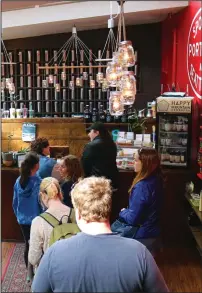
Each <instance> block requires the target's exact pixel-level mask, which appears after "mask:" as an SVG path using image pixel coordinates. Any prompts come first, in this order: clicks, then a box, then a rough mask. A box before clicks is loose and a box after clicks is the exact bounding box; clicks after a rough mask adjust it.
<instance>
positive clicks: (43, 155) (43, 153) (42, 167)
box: [31, 137, 57, 179]
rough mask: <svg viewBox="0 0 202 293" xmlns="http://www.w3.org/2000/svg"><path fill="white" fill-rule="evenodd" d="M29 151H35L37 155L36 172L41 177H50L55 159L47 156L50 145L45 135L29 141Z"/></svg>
mask: <svg viewBox="0 0 202 293" xmlns="http://www.w3.org/2000/svg"><path fill="white" fill-rule="evenodd" d="M31 151H33V152H36V153H37V154H38V155H39V157H40V161H39V170H38V172H37V174H38V175H39V177H41V179H43V178H46V177H50V176H51V173H52V170H53V167H54V166H55V164H56V163H57V162H56V160H54V159H52V158H49V157H48V156H49V155H50V147H49V142H48V140H47V139H46V138H45V137H39V138H37V139H36V140H35V141H32V142H31Z"/></svg>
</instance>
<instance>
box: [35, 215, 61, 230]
mask: <svg viewBox="0 0 202 293" xmlns="http://www.w3.org/2000/svg"><path fill="white" fill-rule="evenodd" d="M39 217H41V218H43V219H44V220H45V221H46V222H47V223H48V224H49V225H51V226H52V227H53V228H55V226H57V225H59V221H58V219H56V218H55V217H54V216H53V215H51V214H49V213H47V212H45V213H43V214H41V215H39Z"/></svg>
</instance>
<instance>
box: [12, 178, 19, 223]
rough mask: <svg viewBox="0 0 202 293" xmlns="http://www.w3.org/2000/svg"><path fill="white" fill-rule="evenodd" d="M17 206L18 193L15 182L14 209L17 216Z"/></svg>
mask: <svg viewBox="0 0 202 293" xmlns="http://www.w3.org/2000/svg"><path fill="white" fill-rule="evenodd" d="M17 207H18V195H17V190H16V184H15V185H14V189H13V210H14V213H15V216H16V217H17Z"/></svg>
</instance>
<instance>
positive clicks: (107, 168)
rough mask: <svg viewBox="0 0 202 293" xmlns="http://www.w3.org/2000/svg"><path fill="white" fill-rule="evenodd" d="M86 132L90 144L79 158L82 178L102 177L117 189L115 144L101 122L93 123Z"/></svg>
mask: <svg viewBox="0 0 202 293" xmlns="http://www.w3.org/2000/svg"><path fill="white" fill-rule="evenodd" d="M87 131H88V132H89V133H88V136H89V138H90V142H89V143H88V144H87V145H86V146H85V148H84V151H83V154H82V157H81V164H82V167H83V170H84V177H90V176H97V177H102V176H103V177H105V178H107V179H110V180H111V183H112V187H113V189H117V188H118V181H119V172H118V168H117V165H116V156H117V147H116V144H115V143H114V141H113V140H112V137H111V135H110V134H109V132H108V130H107V129H106V128H105V126H104V124H103V123H102V122H95V123H93V124H92V125H91V126H90V127H89V128H88V129H87Z"/></svg>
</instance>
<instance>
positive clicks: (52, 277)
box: [32, 177, 168, 292]
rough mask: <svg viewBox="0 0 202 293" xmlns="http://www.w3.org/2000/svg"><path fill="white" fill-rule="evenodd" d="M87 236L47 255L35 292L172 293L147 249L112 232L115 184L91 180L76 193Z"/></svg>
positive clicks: (80, 221)
mask: <svg viewBox="0 0 202 293" xmlns="http://www.w3.org/2000/svg"><path fill="white" fill-rule="evenodd" d="M71 195H72V202H73V205H74V208H75V213H76V220H77V224H78V226H79V228H80V229H81V231H82V232H81V233H79V234H77V235H76V236H73V237H71V238H70V239H66V240H60V241H58V242H57V243H55V244H54V245H53V246H51V247H50V248H49V249H48V250H47V252H46V253H45V254H44V256H43V258H42V260H41V263H40V265H39V268H38V269H37V273H36V276H35V278H34V281H33V284H32V291H33V292H51V291H52V292H168V288H167V286H166V284H165V281H164V279H163V277H162V275H161V273H160V271H159V269H158V267H157V265H156V263H155V261H154V259H153V257H152V255H151V254H150V252H149V251H148V250H147V249H146V247H145V246H144V245H142V244H141V243H139V242H137V241H136V240H134V239H127V238H123V237H121V236H119V235H117V234H115V233H112V232H111V229H110V224H109V216H110V210H111V187H110V181H109V180H107V179H105V178H102V177H89V178H86V179H84V180H82V181H80V182H79V183H77V184H76V185H75V187H74V189H73V190H72V193H71Z"/></svg>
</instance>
